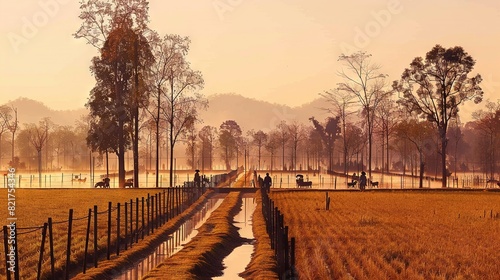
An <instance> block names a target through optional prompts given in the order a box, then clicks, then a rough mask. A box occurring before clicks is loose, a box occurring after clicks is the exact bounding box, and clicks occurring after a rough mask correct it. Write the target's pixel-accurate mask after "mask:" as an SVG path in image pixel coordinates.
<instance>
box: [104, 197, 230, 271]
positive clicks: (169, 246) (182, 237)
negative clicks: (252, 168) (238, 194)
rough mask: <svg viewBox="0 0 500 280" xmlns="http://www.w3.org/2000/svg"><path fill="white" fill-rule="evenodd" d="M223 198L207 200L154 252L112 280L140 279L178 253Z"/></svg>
mask: <svg viewBox="0 0 500 280" xmlns="http://www.w3.org/2000/svg"><path fill="white" fill-rule="evenodd" d="M223 200H224V197H220V196H219V197H216V198H211V199H208V201H207V202H206V203H205V205H204V207H203V209H201V210H200V211H198V212H196V213H195V214H194V215H193V216H192V217H191V218H189V219H188V220H187V221H186V222H184V223H183V224H182V225H181V226H180V227H179V229H178V230H176V231H175V232H174V233H172V234H170V235H168V236H167V238H166V240H165V241H163V242H162V243H161V244H160V246H158V247H157V248H156V249H155V250H154V252H152V253H151V254H149V255H148V256H147V257H145V258H144V259H141V260H140V261H138V262H136V263H135V264H134V265H133V266H132V267H128V268H126V269H125V270H124V271H123V272H122V273H121V274H119V275H118V276H116V277H113V279H117V280H136V279H141V278H142V277H143V276H145V275H146V274H147V273H148V272H149V271H150V270H152V269H153V268H155V267H156V266H157V265H159V264H160V263H161V262H162V261H163V260H164V259H165V258H168V257H170V256H172V255H173V254H175V253H177V252H179V251H180V250H181V249H182V248H183V247H184V245H185V244H187V243H188V242H189V241H191V239H192V238H193V237H195V236H196V234H198V230H197V229H198V228H199V227H200V226H202V225H203V224H204V223H205V222H206V220H207V219H208V218H209V217H210V214H211V213H212V212H213V211H214V210H215V209H217V207H219V205H220V204H221V203H222V201H223Z"/></svg>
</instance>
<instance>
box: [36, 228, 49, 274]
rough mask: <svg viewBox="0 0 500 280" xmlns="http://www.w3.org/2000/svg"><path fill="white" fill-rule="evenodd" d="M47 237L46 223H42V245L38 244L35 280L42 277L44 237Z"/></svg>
mask: <svg viewBox="0 0 500 280" xmlns="http://www.w3.org/2000/svg"><path fill="white" fill-rule="evenodd" d="M46 236H47V223H43V229H42V243H41V244H40V257H39V258H38V267H37V272H36V279H37V280H40V276H42V262H43V251H44V249H45V237H46Z"/></svg>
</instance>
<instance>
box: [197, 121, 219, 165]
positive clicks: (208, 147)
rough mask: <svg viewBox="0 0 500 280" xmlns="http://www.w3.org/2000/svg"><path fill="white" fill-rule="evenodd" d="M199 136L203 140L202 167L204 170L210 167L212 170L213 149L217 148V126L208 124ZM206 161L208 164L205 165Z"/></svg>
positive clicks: (201, 150)
mask: <svg viewBox="0 0 500 280" xmlns="http://www.w3.org/2000/svg"><path fill="white" fill-rule="evenodd" d="M198 137H199V138H200V142H201V149H200V152H201V168H202V170H204V169H205V168H206V167H208V169H209V170H212V169H213V167H212V164H213V151H214V149H215V142H216V141H215V139H216V137H217V128H216V127H213V126H209V125H206V126H204V127H203V128H202V129H201V130H200V132H199V133H198ZM205 162H206V163H207V164H208V166H207V165H205Z"/></svg>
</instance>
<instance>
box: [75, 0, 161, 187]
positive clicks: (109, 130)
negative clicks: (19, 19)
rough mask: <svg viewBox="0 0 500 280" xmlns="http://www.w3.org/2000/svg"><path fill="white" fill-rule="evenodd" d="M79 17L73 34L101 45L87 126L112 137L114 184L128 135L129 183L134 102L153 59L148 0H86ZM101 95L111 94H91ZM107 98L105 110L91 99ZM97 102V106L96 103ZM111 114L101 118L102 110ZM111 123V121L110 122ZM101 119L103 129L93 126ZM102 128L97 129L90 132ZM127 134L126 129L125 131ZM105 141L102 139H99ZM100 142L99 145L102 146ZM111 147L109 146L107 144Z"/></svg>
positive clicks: (135, 140) (139, 99) (122, 177)
mask: <svg viewBox="0 0 500 280" xmlns="http://www.w3.org/2000/svg"><path fill="white" fill-rule="evenodd" d="M80 11H81V13H80V16H79V17H80V19H82V21H83V23H82V25H81V27H80V28H79V30H78V31H77V32H76V33H75V34H74V36H75V37H76V38H84V39H86V40H87V42H88V43H89V44H91V45H93V46H94V47H96V48H98V49H99V51H100V57H95V58H94V59H93V66H92V68H91V71H92V72H93V74H94V76H95V77H96V81H97V83H96V87H95V88H94V90H93V91H92V92H91V98H90V100H89V103H88V104H89V107H90V109H91V115H92V116H93V117H94V118H95V121H94V123H93V125H92V126H91V129H94V132H90V134H92V135H93V136H99V138H100V139H98V140H97V141H104V142H108V141H106V140H103V139H104V138H108V137H111V136H113V137H116V138H117V147H116V149H115V150H116V154H117V156H118V178H119V186H120V187H124V184H125V150H126V146H127V145H128V141H127V139H128V138H131V139H132V140H133V141H132V146H133V151H134V179H135V180H134V183H135V184H136V186H137V184H138V178H139V176H138V172H139V170H138V137H139V133H138V129H139V121H138V118H139V108H140V107H142V106H143V102H144V100H145V98H144V95H145V93H146V92H147V90H146V86H145V85H146V83H145V82H144V80H145V73H146V68H147V64H148V62H150V61H151V60H152V58H151V54H150V52H149V46H148V43H147V39H146V38H145V36H144V35H143V33H145V32H146V31H148V30H147V26H146V24H147V22H148V13H147V12H148V2H147V1H146V0H132V1H131V0H109V1H106V0H86V1H82V3H81V5H80ZM98 91H99V92H100V93H99V94H97V95H102V96H103V97H105V98H108V99H110V100H111V102H110V100H104V99H98V98H96V96H95V95H96V93H97V92H98ZM98 102H104V103H107V104H108V107H107V111H102V112H100V111H96V110H95V109H96V107H98V106H96V103H98ZM100 107H102V106H100ZM100 114H105V115H106V116H112V118H111V119H109V120H107V121H103V122H101V120H100V119H102V116H100ZM113 123H116V124H113ZM100 125H105V126H104V127H103V128H102V129H96V128H97V126H100ZM96 131H97V132H103V133H104V134H101V135H99V134H96V133H95V132H96ZM127 134H130V135H129V136H128V135H127ZM102 145H104V144H102ZM102 145H101V146H102ZM108 148H113V147H108Z"/></svg>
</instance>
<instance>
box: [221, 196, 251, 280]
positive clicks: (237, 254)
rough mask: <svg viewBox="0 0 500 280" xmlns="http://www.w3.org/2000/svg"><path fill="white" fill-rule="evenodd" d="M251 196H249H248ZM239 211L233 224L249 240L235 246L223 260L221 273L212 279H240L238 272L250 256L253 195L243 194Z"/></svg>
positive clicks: (246, 263) (248, 260) (245, 264)
mask: <svg viewBox="0 0 500 280" xmlns="http://www.w3.org/2000/svg"><path fill="white" fill-rule="evenodd" d="M250 196H251V197H250ZM241 207H242V209H241V211H240V212H239V213H238V214H237V215H236V216H235V217H234V223H233V224H234V225H235V226H237V227H239V228H240V229H239V230H238V232H239V234H240V236H241V237H243V238H246V239H247V240H248V241H249V242H245V243H244V244H242V245H241V246H239V247H236V248H235V249H234V250H233V251H232V252H231V253H230V254H229V255H228V256H227V257H226V258H225V259H224V260H223V265H224V267H225V269H224V270H223V273H224V274H223V275H222V276H219V277H214V278H212V279H219V280H220V279H242V278H241V277H240V276H238V274H239V273H241V272H243V271H244V270H245V267H246V266H247V265H248V263H249V262H250V260H251V258H252V253H253V251H254V245H253V242H252V241H253V238H254V236H253V231H252V215H253V212H254V211H255V207H256V203H255V199H254V198H253V195H245V196H244V197H243V205H242V206H241Z"/></svg>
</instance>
